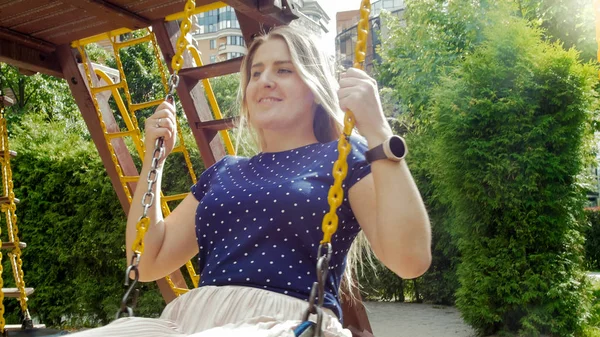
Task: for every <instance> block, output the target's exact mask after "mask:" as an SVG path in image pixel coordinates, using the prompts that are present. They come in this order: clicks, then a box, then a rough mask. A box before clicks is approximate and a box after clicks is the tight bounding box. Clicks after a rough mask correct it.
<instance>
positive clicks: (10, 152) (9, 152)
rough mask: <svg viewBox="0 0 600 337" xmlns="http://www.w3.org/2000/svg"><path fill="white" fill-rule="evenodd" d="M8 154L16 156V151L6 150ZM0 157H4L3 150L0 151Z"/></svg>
mask: <svg viewBox="0 0 600 337" xmlns="http://www.w3.org/2000/svg"><path fill="white" fill-rule="evenodd" d="M8 155H9V156H11V157H16V156H17V151H13V150H8ZM0 158H4V151H0Z"/></svg>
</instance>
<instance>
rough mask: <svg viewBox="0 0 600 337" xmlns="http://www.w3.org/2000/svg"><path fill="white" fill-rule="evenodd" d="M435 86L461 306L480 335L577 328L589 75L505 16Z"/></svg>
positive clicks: (441, 177) (582, 283) (582, 307)
mask: <svg viewBox="0 0 600 337" xmlns="http://www.w3.org/2000/svg"><path fill="white" fill-rule="evenodd" d="M489 18H490V25H489V27H487V28H484V30H483V34H484V38H485V40H484V42H483V43H482V45H481V46H480V47H479V48H478V49H477V50H476V52H475V53H474V54H472V55H469V56H467V57H466V58H465V61H464V63H463V64H462V65H461V66H460V67H458V68H457V70H456V71H455V72H454V73H453V74H452V76H448V77H447V78H445V79H444V80H443V82H442V83H441V85H440V87H439V89H438V90H437V91H436V93H435V95H434V97H435V100H434V101H435V104H434V106H433V109H432V113H433V116H434V119H435V124H434V126H435V129H434V131H435V133H436V135H437V142H436V145H435V146H436V152H435V154H436V161H437V163H438V165H437V167H439V169H438V170H437V171H436V172H435V175H436V177H437V178H436V179H437V181H438V182H439V185H440V191H439V192H440V194H441V196H442V197H443V198H444V200H446V201H447V202H449V203H450V204H451V205H452V208H453V214H455V217H453V220H452V221H453V227H452V228H453V232H454V234H455V235H456V236H457V238H458V247H459V250H460V253H461V264H460V265H459V268H458V276H459V280H460V288H459V290H458V292H457V301H456V303H457V306H458V307H459V309H460V310H461V312H462V314H463V317H464V318H465V320H466V321H467V322H468V323H469V324H470V325H472V326H473V327H475V328H476V329H477V331H479V332H480V333H482V334H492V333H496V332H498V331H506V332H519V333H520V334H523V335H531V336H535V335H538V334H539V333H548V334H552V335H557V336H572V335H573V334H574V333H577V332H581V330H582V326H583V324H584V321H585V315H586V311H587V307H588V303H587V302H586V299H587V293H586V290H585V289H586V278H585V275H584V273H583V269H582V266H583V263H582V262H583V249H582V244H583V237H582V235H581V227H580V225H579V223H578V222H579V221H580V220H581V219H582V216H583V214H582V213H583V211H582V210H583V206H584V202H585V200H584V199H585V198H584V193H583V190H582V189H581V188H579V187H578V185H577V179H576V176H577V175H578V174H579V173H580V172H582V169H583V166H584V165H583V156H584V153H583V148H584V143H585V140H586V139H587V137H588V136H589V133H588V125H589V122H590V121H589V118H590V116H589V111H588V109H589V107H590V100H591V92H592V88H591V86H592V82H593V81H594V77H595V74H594V70H593V69H592V67H587V66H582V65H581V64H579V63H578V61H577V57H578V56H577V53H576V52H575V51H564V50H563V49H562V48H560V46H558V45H548V44H545V43H542V42H541V39H540V33H539V32H538V31H536V30H534V29H531V28H529V27H528V25H527V23H526V22H525V21H524V20H522V19H518V18H513V17H510V15H508V14H507V13H495V14H490V16H489Z"/></svg>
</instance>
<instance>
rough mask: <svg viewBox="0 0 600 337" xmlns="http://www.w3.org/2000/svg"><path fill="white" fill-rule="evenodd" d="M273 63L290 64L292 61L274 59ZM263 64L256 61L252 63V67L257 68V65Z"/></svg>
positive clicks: (261, 65)
mask: <svg viewBox="0 0 600 337" xmlns="http://www.w3.org/2000/svg"><path fill="white" fill-rule="evenodd" d="M273 63H274V64H275V65H282V64H291V63H292V61H288V60H285V61H275V62H273ZM263 66H264V64H263V63H262V62H258V63H255V64H253V65H252V68H259V67H263Z"/></svg>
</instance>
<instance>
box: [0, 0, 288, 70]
mask: <svg viewBox="0 0 600 337" xmlns="http://www.w3.org/2000/svg"><path fill="white" fill-rule="evenodd" d="M185 3H186V1H185V0H111V1H107V0H60V1H56V0H0V62H4V63H8V64H11V65H14V66H17V67H19V68H20V69H22V70H24V71H25V72H41V73H45V74H49V75H53V76H57V77H63V71H62V69H61V66H60V62H59V60H58V58H57V55H56V50H57V48H58V47H59V46H61V45H68V44H70V43H71V42H73V41H76V40H80V39H84V38H88V37H91V36H95V35H98V34H102V33H106V32H109V31H113V30H116V29H120V28H128V29H131V30H136V29H140V28H144V27H148V26H151V25H153V24H156V23H157V22H160V21H164V20H165V18H166V17H167V16H169V15H173V14H176V13H180V12H182V11H183V9H184V6H185ZM214 3H217V1H211V0H196V7H197V8H199V9H201V7H202V6H208V5H211V4H214ZM222 3H225V4H227V5H229V6H231V7H233V8H234V9H235V11H236V14H237V16H238V20H239V21H240V26H241V28H242V31H243V34H244V37H245V39H246V41H247V42H249V40H250V37H251V36H252V34H254V33H257V32H259V31H260V30H261V29H262V28H263V27H273V26H276V25H282V24H288V23H289V22H290V21H291V20H293V19H295V18H297V15H296V14H295V9H294V7H293V4H292V3H291V2H289V3H288V0H223V1H222ZM238 69H239V68H238Z"/></svg>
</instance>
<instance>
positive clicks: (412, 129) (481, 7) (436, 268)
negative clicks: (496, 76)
mask: <svg viewBox="0 0 600 337" xmlns="http://www.w3.org/2000/svg"><path fill="white" fill-rule="evenodd" d="M489 6H490V5H489V4H488V3H487V2H486V1H467V0H459V1H439V0H422V1H411V2H407V9H406V11H405V15H404V17H403V19H404V20H403V22H400V21H398V20H395V18H394V17H393V16H386V15H385V14H384V20H383V21H382V22H384V23H385V24H386V27H385V31H386V38H385V39H383V44H382V46H381V49H380V54H381V58H382V62H381V64H380V65H379V66H378V67H377V77H378V81H379V82H380V83H381V84H382V86H384V88H383V89H382V92H384V93H385V95H384V97H385V98H386V99H385V100H384V102H388V105H392V103H389V102H390V101H391V100H392V99H393V100H395V102H396V103H395V104H393V105H392V108H393V110H395V111H397V112H399V115H398V116H397V120H398V121H397V122H395V123H392V124H393V126H394V129H395V132H397V133H398V134H402V135H404V136H405V138H406V140H407V142H408V144H409V146H410V152H409V155H408V157H407V163H408V164H409V166H410V169H411V171H412V173H413V176H414V178H415V181H416V183H417V185H418V186H419V190H420V192H421V194H422V196H423V198H424V200H425V204H426V205H427V209H428V213H429V216H430V220H431V224H432V235H433V261H432V265H431V267H430V269H429V271H428V272H427V273H426V274H425V275H424V276H422V277H421V278H420V280H419V282H418V284H419V290H420V295H421V296H422V299H423V300H425V301H432V302H435V303H443V304H453V303H454V293H455V291H456V289H457V287H458V281H457V278H456V275H455V269H456V265H457V263H458V255H459V254H458V251H457V248H456V245H455V243H454V241H453V239H452V237H451V235H450V232H449V228H448V226H449V219H450V217H451V214H450V210H449V207H448V206H447V205H445V204H444V203H443V202H442V201H440V200H439V196H438V193H437V191H436V186H435V185H434V182H433V180H432V179H433V177H432V172H433V171H435V170H438V169H439V166H436V165H438V164H437V163H433V162H432V159H431V154H432V147H431V146H432V144H433V142H434V140H435V138H436V137H437V135H436V134H435V133H433V132H432V130H431V127H430V125H431V117H430V115H429V113H428V112H427V111H428V109H429V106H430V104H431V95H432V92H433V90H434V88H435V87H436V86H437V85H438V83H439V81H440V78H442V77H443V76H444V75H446V74H448V73H450V72H451V71H452V69H453V68H454V67H456V66H457V65H459V64H460V63H462V62H463V60H464V58H465V56H466V55H469V54H471V53H473V52H474V50H475V48H476V47H477V45H478V44H479V43H480V42H481V40H482V36H481V29H482V28H483V27H484V26H485V25H486V24H487V21H486V13H487V10H488V7H489ZM390 91H391V92H392V94H391V95H390ZM390 96H391V98H392V99H390Z"/></svg>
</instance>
